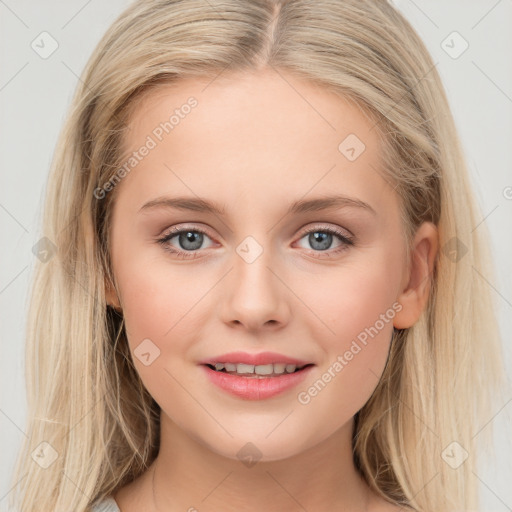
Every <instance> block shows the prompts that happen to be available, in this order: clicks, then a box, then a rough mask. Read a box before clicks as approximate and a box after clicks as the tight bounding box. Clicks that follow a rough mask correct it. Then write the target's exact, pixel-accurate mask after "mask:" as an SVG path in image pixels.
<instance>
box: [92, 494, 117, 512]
mask: <svg viewBox="0 0 512 512" xmlns="http://www.w3.org/2000/svg"><path fill="white" fill-rule="evenodd" d="M91 512H121V510H120V509H119V507H118V506H117V503H116V501H115V500H114V498H112V497H110V496H109V497H107V498H105V499H103V500H102V501H100V502H98V503H96V505H94V506H93V507H92V508H91Z"/></svg>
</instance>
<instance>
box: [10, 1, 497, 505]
mask: <svg viewBox="0 0 512 512" xmlns="http://www.w3.org/2000/svg"><path fill="white" fill-rule="evenodd" d="M265 67H272V68H273V69H274V70H275V71H276V72H280V71H281V70H283V71H287V72H291V73H293V74H294V76H296V77H298V78H301V79H304V80H308V81H310V82H312V83H315V84H318V85H319V86H321V87H324V88H325V89H326V90H329V91H334V92H335V93H337V94H339V96H340V98H344V99H348V100H349V101H351V102H353V103H354V104H355V105H357V106H358V108H359V109H360V111H361V112H363V113H364V114H365V115H367V116H368V118H369V119H371V120H372V123H373V126H372V129H374V130H376V131H377V133H378V134H379V136H380V137H381V139H382V141H383V150H382V151H383V157H384V163H385V165H384V168H383V170H382V175H383V176H385V177H386V179H387V180H389V182H390V183H392V184H393V186H394V187H395V188H396V191H397V192H398V196H399V198H400V208H401V214H402V215H401V220H402V223H403V224H402V226H403V230H404V233H406V235H407V240H408V242H410V241H411V240H412V236H413V235H414V233H415V230H416V228H417V227H418V226H419V225H420V224H421V223H422V222H424V221H430V222H433V223H435V224H436V226H437V227H438V233H439V243H440V248H441V250H440V252H439V254H438V256H437V259H436V262H435V269H434V272H433V273H432V275H431V276H430V277H431V279H432V287H431V293H430V296H429V300H428V304H427V306H426V308H425V310H424V312H423V313H422V316H421V317H420V319H419V320H418V322H417V323H415V324H414V326H412V327H410V328H409V329H402V330H395V331H394V333H393V340H392V345H391V349H390V352H389V356H388V361H387V365H386V368H385V370H384V373H383V375H382V378H381V379H380V381H379V383H378V385H377V388H376V389H375V391H374V393H373V394H372V396H371V398H370V400H369V401H368V402H367V403H366V404H365V405H364V407H363V408H362V409H361V410H360V411H359V412H358V413H357V415H356V421H355V429H354V435H353V448H354V462H355V464H356V467H357V469H358V471H359V472H360V473H361V475H362V476H363V477H364V478H365V480H366V481H367V482H368V484H369V485H370V486H371V488H372V489H374V490H375V491H376V492H377V493H378V494H380V495H381V496H383V497H385V498H386V499H387V500H389V501H392V502H395V503H399V504H402V505H404V506H407V507H410V508H411V509H413V510H416V511H418V512H419V511H422V512H426V511H429V512H431V511H433V510H435V511H436V512H444V511H448V510H450V511H453V510H468V509H475V508H476V507H477V505H478V495H477V487H478V485H477V484H478V482H477V480H476V478H475V473H477V472H478V466H477V464H478V461H479V460H480V459H479V457H478V453H479V452H478V450H479V449H482V447H483V448H489V445H490V443H489V441H490V440H491V437H490V436H491V432H492V428H489V427H491V425H488V426H487V427H486V428H485V429H483V426H484V425H486V424H487V422H489V421H490V419H491V418H492V415H493V412H494V410H495V409H494V404H495V397H497V396H499V392H500V390H501V389H502V387H503V384H504V382H505V380H506V377H505V373H504V368H503V367H502V366H501V360H500V353H501V350H502V348H501V341H500V336H499V328H498V324H497V319H496V317H495V304H494V303H493V302H492V299H493V297H492V296H491V295H490V289H489V286H488V284H487V283H486V282H485V279H487V280H492V278H493V274H492V268H491V266H490V265H491V258H490V254H488V253H487V245H488V244H487V239H488V234H487V232H486V227H485V224H480V225H478V223H479V221H480V219H481V214H480V212H479V208H478V205H477V202H476V199H475V196H474V194H473V191H472V186H471V183H470V179H469V175H468V170H467V164H466V162H465V158H464V155H463V152H462V149H461V144H460V142H459V138H458V135H457V133H456V129H455V125H454V121H453V117H452V114H451V111H450V108H449V105H448V101H447V98H446V95H445V92H444V89H443V85H442V83H441V80H440V77H439V75H438V72H437V69H436V67H435V65H434V63H433V61H432V58H431V56H430V55H429V53H428V51H427V49H426V47H425V45H424V43H423V42H422V41H421V40H420V38H419V37H418V35H417V34H416V32H415V31H414V29H413V28H412V27H411V25H410V24H409V22H408V21H407V20H406V19H405V18H404V17H403V16H402V15H401V14H400V13H399V12H398V11H397V10H396V9H395V8H394V7H393V5H392V4H390V3H388V2H387V1H386V0H291V1H287V2H286V1H283V2H279V1H277V0H276V1H271V0H208V2H205V1H204V0H142V1H136V2H134V3H133V4H131V5H130V6H129V7H128V8H127V9H126V10H125V11H124V12H123V13H122V14H121V15H120V16H119V17H118V19H117V20H116V21H115V22H114V23H113V24H112V26H111V27H110V28H109V29H108V31H107V33H106V34H105V35H104V37H103V38H102V39H101V41H100V42H99V44H98V46H97V47H96V49H95V51H94V53H93V54H92V56H91V58H90V59H89V61H88V63H87V65H86V68H85V70H84V72H83V74H82V77H81V80H80V82H79V84H78V87H77V90H76V93H75V96H74V98H73V101H72V105H71V109H70V113H69V115H68V117H67V120H66V123H65V125H64V128H63V130H62V133H61V135H60V138H59V140H58V144H57V147H56V151H55V154H54V157H53V160H52V165H51V169H50V175H49V181H48V186H47V191H46V197H45V203H44V211H43V215H42V225H41V238H42V241H41V243H43V244H44V245H45V247H46V248H47V249H48V251H47V253H46V254H47V256H46V257H45V258H44V261H37V262H36V265H35V268H34V278H33V281H32V288H31V290H30V307H29V311H28V317H27V330H26V332H27V333H26V336H27V339H26V356H25V357H26V375H27V400H28V403H27V407H28V419H27V427H26V431H27V434H28V435H27V438H26V440H25V443H24V445H23V447H22V450H21V451H20V454H19V458H18V460H17V464H16V470H15V475H14V477H13V480H12V484H13V486H16V487H15V489H14V491H13V492H12V494H11V497H10V499H11V503H13V504H15V506H16V509H17V510H20V511H21V512H39V511H41V510H44V511H65V512H69V511H70V510H73V511H75V512H84V511H88V510H89V509H90V506H91V504H93V503H95V502H96V501H98V500H99V499H102V498H103V497H105V496H107V495H109V494H111V493H113V492H115V491H116V490H117V489H119V488H120V487H122V486H124V485H126V484H127V483H129V482H130V481H132V480H133V479H135V478H136V477H137V476H139V475H140V474H141V473H143V472H144V471H145V470H146V469H147V468H148V466H149V465H150V464H151V463H152V461H153V460H154V459H155V457H156V456H157V454H158V448H159V441H160V439H159V413H160V409H159V406H158V404H157V403H156V402H155V401H154V399H153V398H152V397H151V395H150V394H149V393H148V392H147V390H146V389H145V387H144V385H143V383H142V381H141V380H140V378H139V376H138V374H137V372H136V370H135V367H134V364H133V362H132V355H131V353H130V350H129V347H128V343H127V338H126V332H125V328H124V325H123V319H122V317H121V316H120V315H119V314H118V313H117V312H116V311H115V310H114V309H112V308H111V307H109V306H107V304H106V298H105V283H106V282H108V283H113V284H115V281H114V278H113V274H112V269H111V261H110V255H109V254H110V253H109V247H110V245H109V240H110V214H111V211H112V205H113V203H114V200H115V197H116V188H114V190H112V191H110V192H108V193H106V194H104V197H102V196H101V195H99V194H98V193H97V192H96V193H95V191H97V190H98V189H99V188H101V186H102V185H103V184H105V183H108V182H111V180H115V179H116V176H117V177H118V176H119V168H120V166H121V165H122V163H123V162H122V156H123V155H122V154H121V147H122V141H123V136H124V135H125V134H126V131H127V129H128V128H127V127H128V123H129V116H130V113H131V112H132V111H133V109H134V108H135V107H136V105H137V104H138V101H139V100H140V99H141V98H142V95H143V94H145V93H148V92H150V91H152V90H153V89H155V88H158V87H159V86H160V85H162V84H163V85H166V84H170V83H173V82H177V81H179V80H180V79H181V78H185V77H211V79H212V80H214V79H215V77H217V76H218V75H219V74H220V73H229V72H230V71H244V70H247V71H251V70H252V71H254V70H259V69H263V68H265ZM199 108H200V107H199ZM133 172H136V171H133ZM477 225H478V228H476V226H477ZM483 276H486V277H485V279H484V278H483ZM466 456H467V458H466ZM463 459H465V460H463ZM462 460H463V462H461V461H462ZM454 461H458V464H456V463H455V462H454Z"/></svg>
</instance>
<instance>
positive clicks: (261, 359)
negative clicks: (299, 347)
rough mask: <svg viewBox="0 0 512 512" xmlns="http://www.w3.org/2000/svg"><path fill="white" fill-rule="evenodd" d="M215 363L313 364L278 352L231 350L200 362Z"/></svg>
mask: <svg viewBox="0 0 512 512" xmlns="http://www.w3.org/2000/svg"><path fill="white" fill-rule="evenodd" d="M215 363H243V364H253V365H255V366H256V365H263V364H270V363H284V364H294V365H296V366H304V365H306V364H312V363H311V361H302V360H300V359H295V358H294V357H288V356H284V355H283V354H278V353H277V352H260V353H258V354H248V353H247V352H230V353H229V354H223V355H220V356H217V357H212V358H211V359H205V360H204V361H200V362H199V364H211V365H215Z"/></svg>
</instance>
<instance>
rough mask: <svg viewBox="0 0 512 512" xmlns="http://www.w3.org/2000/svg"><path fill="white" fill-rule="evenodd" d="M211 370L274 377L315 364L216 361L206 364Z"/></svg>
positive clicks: (295, 371) (299, 370)
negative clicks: (258, 363) (259, 363)
mask: <svg viewBox="0 0 512 512" xmlns="http://www.w3.org/2000/svg"><path fill="white" fill-rule="evenodd" d="M204 366H207V367H208V368H210V369H211V370H214V371H215V372H218V373H226V374H229V375H235V376H237V377H246V378H253V379H254V378H258V379H264V378H274V377H281V376H285V375H290V374H292V373H299V372H302V371H304V370H305V369H306V368H309V367H311V366H314V365H313V363H309V364H304V365H300V366H299V365H296V364H285V363H269V364H262V365H253V364H245V363H215V364H205V365H204Z"/></svg>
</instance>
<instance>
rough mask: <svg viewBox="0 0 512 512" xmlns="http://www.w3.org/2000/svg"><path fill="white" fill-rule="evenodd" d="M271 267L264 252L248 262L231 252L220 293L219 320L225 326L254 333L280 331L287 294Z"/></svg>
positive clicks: (287, 314) (286, 317)
mask: <svg viewBox="0 0 512 512" xmlns="http://www.w3.org/2000/svg"><path fill="white" fill-rule="evenodd" d="M272 264H273V262H272V260H271V255H270V253H268V252H266V251H263V253H262V254H260V256H259V257H258V258H256V260H254V261H252V262H249V261H246V260H245V259H244V258H243V257H241V256H240V255H239V254H238V253H236V252H234V256H233V269H232V271H231V272H230V273H229V275H228V276H226V279H227V281H226V284H225V285H224V289H223V293H224V294H225V295H224V298H223V305H222V320H223V321H224V322H225V323H226V324H229V325H231V326H239V327H244V328H245V329H246V330H250V331H258V330H261V329H265V330H267V329H270V330H276V329H280V328H282V327H283V326H284V325H286V324H287V323H288V320H289V317H290V309H289V304H288V301H287V297H289V295H290V293H291V292H290V290H289V288H288V287H287V286H286V285H285V284H284V282H283V278H282V277H281V276H280V275H279V272H278V271H276V270H274V269H273V268H272ZM274 266H276V265H275V262H274Z"/></svg>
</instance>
